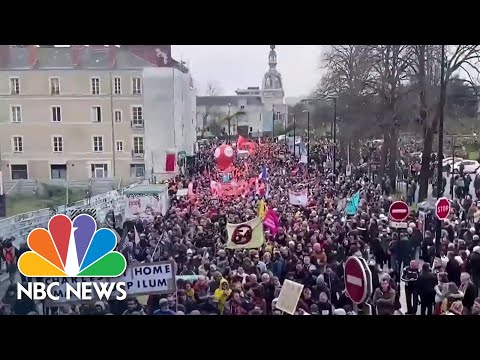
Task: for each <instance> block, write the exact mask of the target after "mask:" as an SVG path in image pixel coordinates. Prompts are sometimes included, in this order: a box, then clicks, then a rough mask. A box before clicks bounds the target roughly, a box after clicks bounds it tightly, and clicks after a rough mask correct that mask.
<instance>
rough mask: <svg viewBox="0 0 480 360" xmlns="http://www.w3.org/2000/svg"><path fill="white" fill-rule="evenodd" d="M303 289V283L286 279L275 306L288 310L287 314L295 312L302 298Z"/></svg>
mask: <svg viewBox="0 0 480 360" xmlns="http://www.w3.org/2000/svg"><path fill="white" fill-rule="evenodd" d="M302 291H303V285H302V284H299V283H296V282H294V281H291V280H288V279H285V281H284V283H283V285H282V289H281V290H280V295H279V296H278V301H277V304H276V305H275V307H276V308H277V309H279V310H281V311H284V312H286V313H287V314H290V315H293V314H295V310H296V309H297V304H298V300H300V295H301V294H302Z"/></svg>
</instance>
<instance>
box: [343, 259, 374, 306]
mask: <svg viewBox="0 0 480 360" xmlns="http://www.w3.org/2000/svg"><path fill="white" fill-rule="evenodd" d="M345 290H346V291H347V294H348V296H349V297H350V299H352V301H353V302H354V303H355V304H362V303H363V302H365V301H366V300H367V299H368V297H369V296H370V294H371V293H372V273H371V271H370V269H369V268H368V265H367V262H366V261H365V259H363V258H360V257H357V256H351V257H349V258H348V259H347V261H346V262H345Z"/></svg>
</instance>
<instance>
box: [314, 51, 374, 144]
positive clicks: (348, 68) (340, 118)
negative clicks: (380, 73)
mask: <svg viewBox="0 0 480 360" xmlns="http://www.w3.org/2000/svg"><path fill="white" fill-rule="evenodd" d="M373 60H374V58H373V56H372V48H371V47H369V46H367V45H332V46H330V47H329V48H328V50H327V51H326V52H325V54H324V57H323V66H324V68H325V69H326V70H327V72H326V74H325V75H324V76H323V77H322V80H321V83H320V85H319V87H318V89H317V91H316V93H315V95H316V96H317V97H320V98H323V99H324V101H323V102H321V103H318V111H317V112H316V113H317V114H319V115H320V114H321V116H322V119H321V120H320V121H319V122H318V123H319V124H321V123H322V122H324V123H327V124H328V123H330V124H331V123H332V119H333V108H332V102H331V101H329V100H328V98H329V97H335V98H337V125H338V126H337V128H338V129H339V130H340V131H339V140H340V147H341V148H342V147H346V144H347V143H350V144H351V143H355V142H356V141H357V140H358V139H359V138H360V137H366V136H371V135H372V132H371V130H375V129H376V126H375V124H374V122H375V115H374V109H373V105H374V95H375V89H374V80H375V79H374V77H373V75H374V73H373V65H374V63H373ZM324 117H326V118H324ZM370 125H373V126H370ZM327 126H328V125H327ZM340 151H341V149H340Z"/></svg>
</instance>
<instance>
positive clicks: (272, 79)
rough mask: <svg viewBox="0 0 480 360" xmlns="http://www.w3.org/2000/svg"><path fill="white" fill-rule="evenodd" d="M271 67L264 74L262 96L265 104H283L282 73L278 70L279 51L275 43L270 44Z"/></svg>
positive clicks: (269, 64)
mask: <svg viewBox="0 0 480 360" xmlns="http://www.w3.org/2000/svg"><path fill="white" fill-rule="evenodd" d="M268 66H269V69H268V71H267V72H266V73H265V75H264V76H263V82H262V97H263V102H264V103H265V104H272V105H277V104H278V105H280V104H283V97H284V96H285V94H284V92H283V83H282V75H281V74H280V73H279V72H278V70H277V52H276V51H275V45H270V53H269V54H268Z"/></svg>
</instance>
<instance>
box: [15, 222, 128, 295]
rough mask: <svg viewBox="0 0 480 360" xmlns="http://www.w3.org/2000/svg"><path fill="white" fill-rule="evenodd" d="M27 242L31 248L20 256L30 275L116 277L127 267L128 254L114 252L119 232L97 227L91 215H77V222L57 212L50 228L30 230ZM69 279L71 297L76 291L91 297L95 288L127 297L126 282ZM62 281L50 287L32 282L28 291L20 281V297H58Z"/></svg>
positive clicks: (22, 268)
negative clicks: (56, 289)
mask: <svg viewBox="0 0 480 360" xmlns="http://www.w3.org/2000/svg"><path fill="white" fill-rule="evenodd" d="M27 244H28V247H29V248H30V250H31V251H27V252H25V253H23V254H22V255H21V256H20V258H19V259H18V269H19V271H20V272H21V273H22V274H23V275H24V276H26V277H29V278H33V277H35V278H54V279H55V278H72V279H74V278H86V277H90V278H114V277H118V276H120V275H122V274H123V273H124V272H125V269H126V267H127V262H126V260H125V257H124V256H123V255H122V254H120V253H119V252H117V251H114V249H115V247H116V246H117V237H116V236H115V233H114V232H113V231H112V230H110V229H99V230H97V224H96V221H95V220H94V219H93V218H92V217H91V216H90V215H87V214H82V215H79V216H77V217H76V218H75V219H74V220H73V222H72V220H70V218H68V217H67V216H65V215H60V214H59V215H55V216H54V217H52V218H51V219H50V221H49V222H48V230H45V229H41V228H37V229H34V230H32V231H31V232H30V234H29V235H28V240H27ZM80 280H81V279H80ZM106 280H108V279H106ZM68 281H69V280H68V279H65V281H62V284H65V283H66V284H65V285H66V293H67V298H69V297H70V294H71V293H73V294H74V295H75V296H76V297H77V298H78V299H89V298H90V296H89V295H88V293H90V292H91V291H92V290H95V291H96V292H97V294H99V293H102V292H105V291H108V294H111V293H112V291H113V290H114V288H116V290H117V291H120V292H121V293H122V294H124V295H125V296H126V293H124V291H123V288H124V287H125V283H120V282H117V283H113V282H104V283H97V282H84V281H77V280H74V281H73V283H74V284H73V285H71V284H69V283H68ZM60 283H61V282H60V281H53V282H49V283H48V286H47V285H46V284H45V283H44V282H29V283H28V290H27V289H25V288H24V287H23V285H22V284H20V283H19V284H18V285H17V288H18V291H17V297H20V293H25V294H27V296H28V297H30V298H31V299H34V300H43V299H44V298H45V297H47V296H48V297H49V298H51V299H54V300H56V299H57V298H58V297H57V296H56V295H54V293H55V287H59V286H60ZM75 287H76V288H75ZM91 288H93V289H91ZM122 297H123V296H122ZM117 299H118V297H117Z"/></svg>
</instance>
